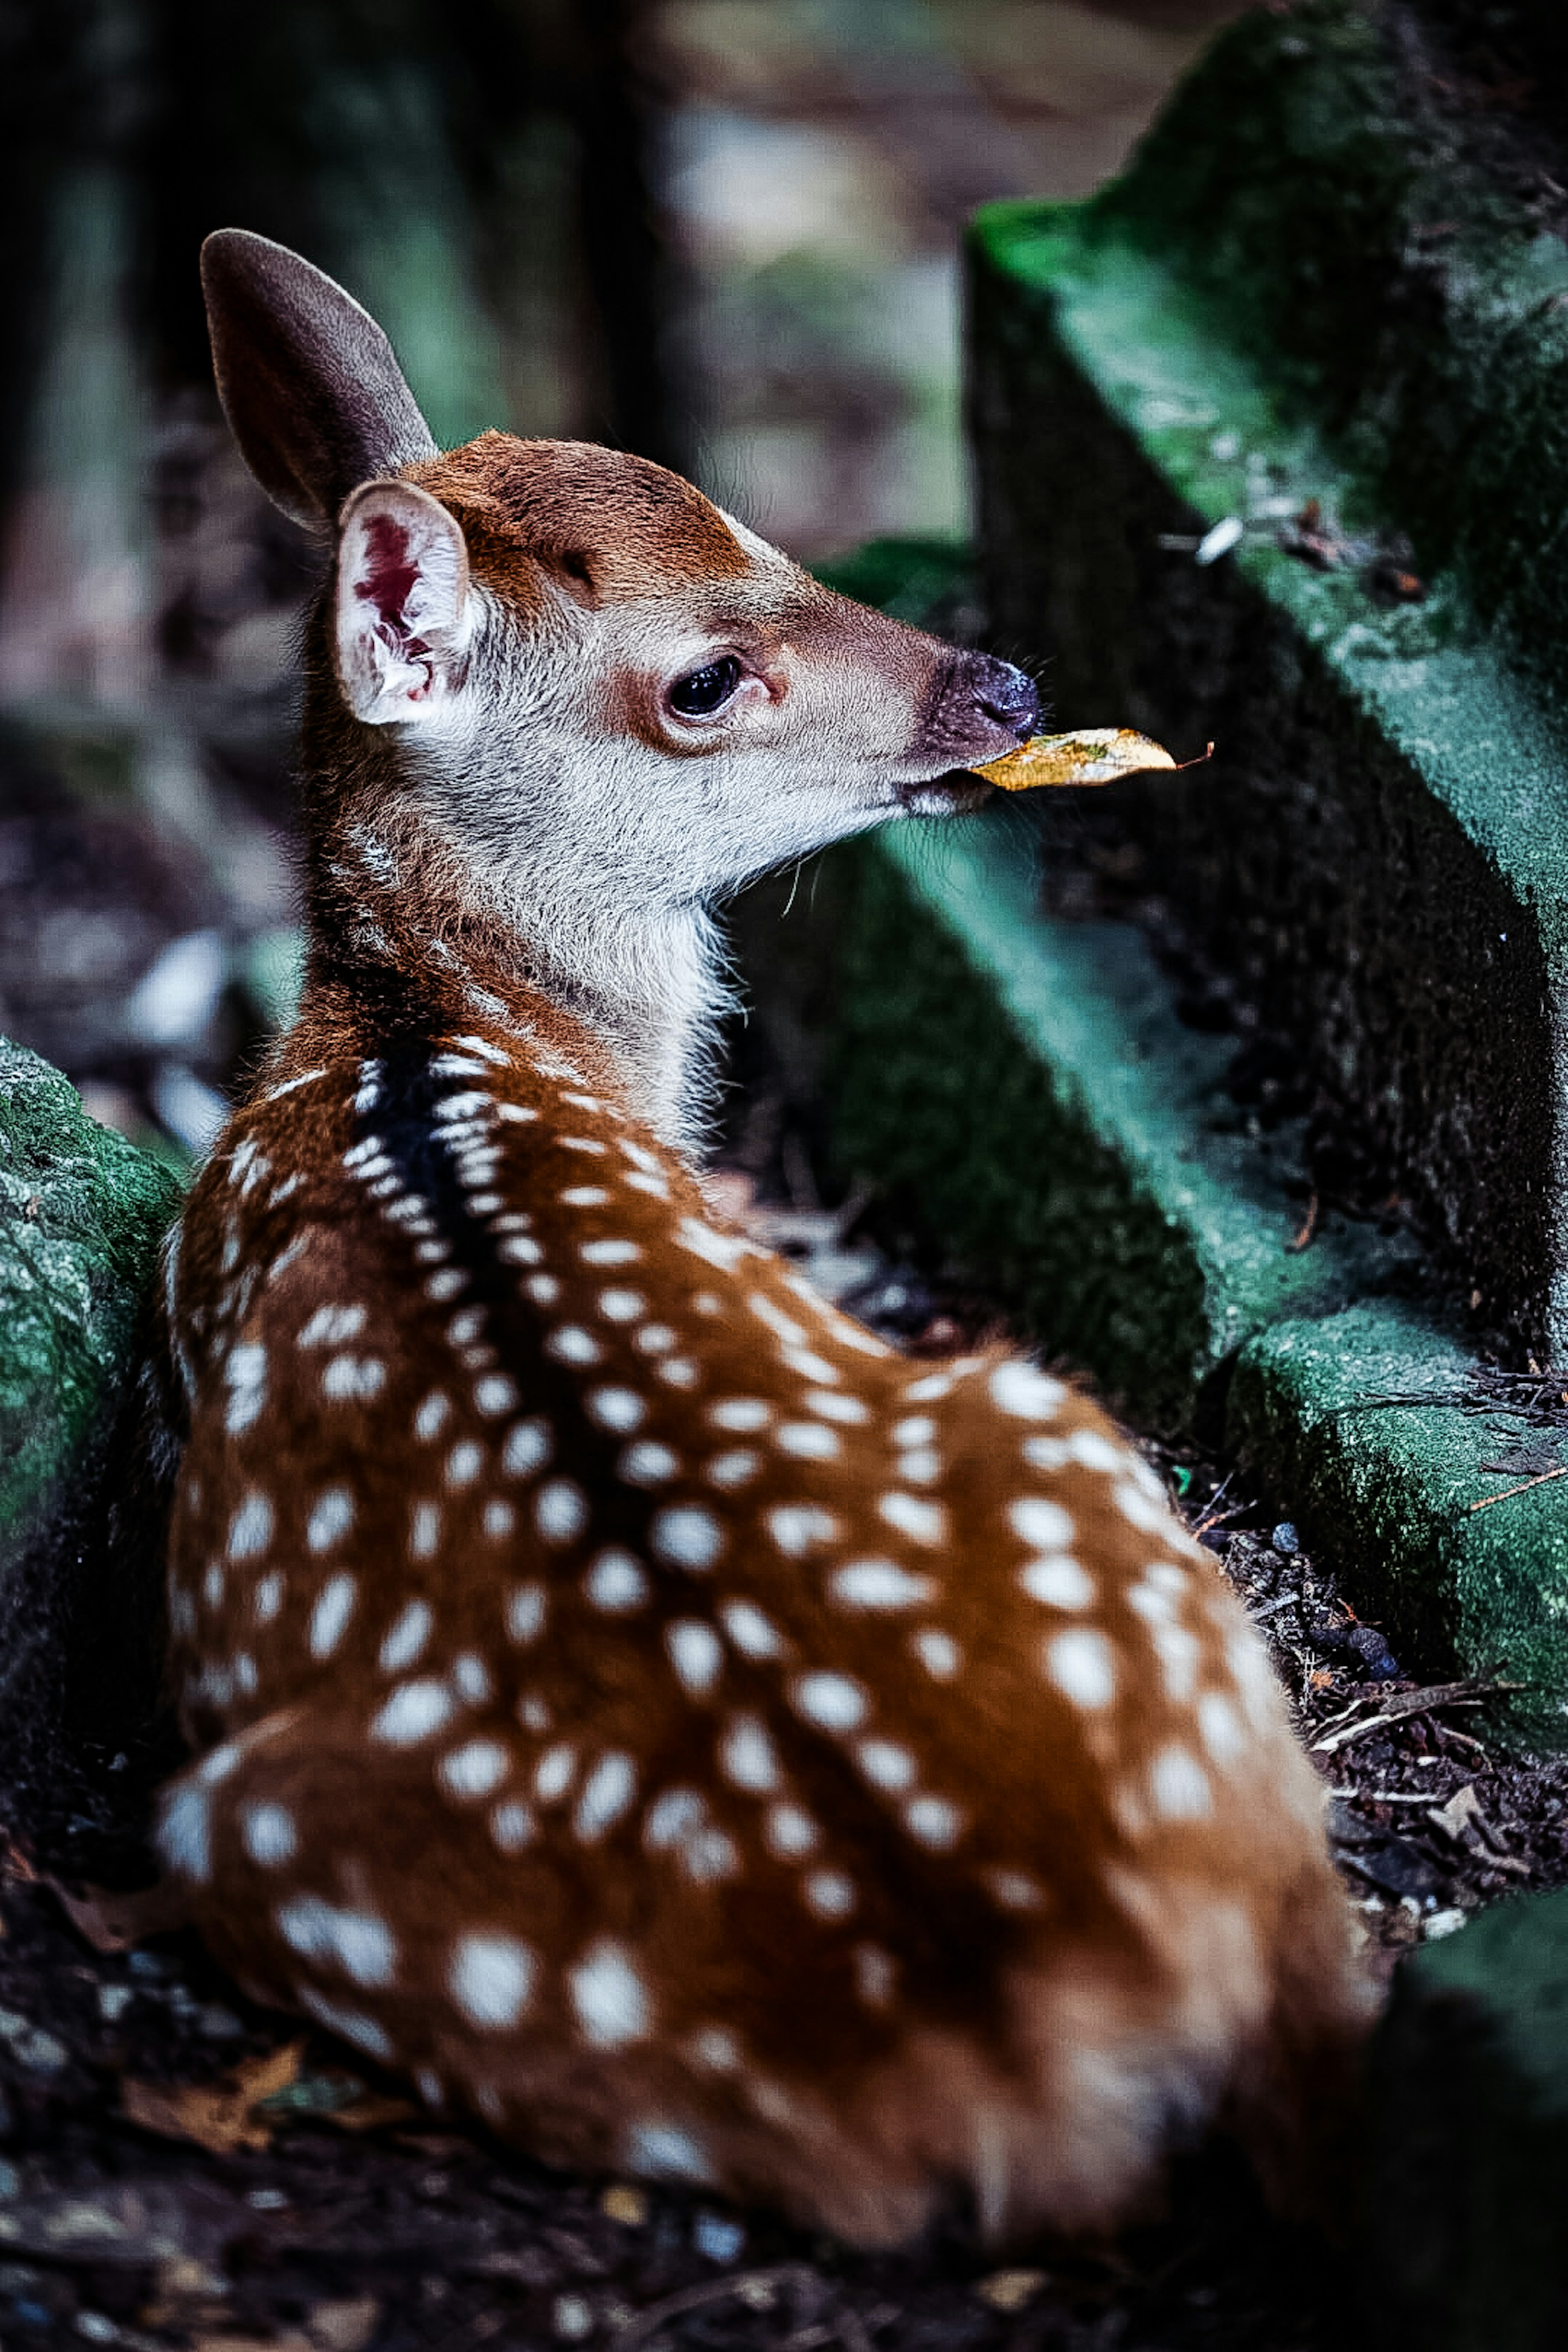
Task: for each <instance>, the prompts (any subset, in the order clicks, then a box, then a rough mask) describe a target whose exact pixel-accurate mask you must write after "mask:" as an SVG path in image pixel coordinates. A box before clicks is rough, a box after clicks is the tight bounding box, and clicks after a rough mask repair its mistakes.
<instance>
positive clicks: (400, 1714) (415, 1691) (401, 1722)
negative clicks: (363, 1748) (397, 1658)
mask: <svg viewBox="0 0 1568 2352" xmlns="http://www.w3.org/2000/svg"><path fill="white" fill-rule="evenodd" d="M451 1714H452V1694H451V1692H450V1691H449V1690H448V1689H447V1686H446V1685H445V1684H444V1683H437V1682H417V1683H404V1684H402V1685H400V1686H399V1688H398V1689H396V1690H395V1691H394V1692H393V1694H392V1696H391V1697H390V1698H389V1699H388V1700H387V1702H386V1704H385V1706H384V1707H383V1708H382V1710H381V1713H380V1714H379V1715H377V1716H375V1717H373V1719H372V1722H371V1727H370V1736H371V1738H373V1739H380V1740H383V1741H384V1743H385V1745H386V1746H387V1747H388V1748H412V1747H414V1746H415V1745H416V1742H417V1741H419V1740H421V1739H428V1738H430V1736H431V1734H432V1733H433V1732H437V1731H439V1730H440V1729H441V1727H442V1726H443V1724H445V1723H447V1722H448V1721H449V1720H450V1718H451Z"/></svg>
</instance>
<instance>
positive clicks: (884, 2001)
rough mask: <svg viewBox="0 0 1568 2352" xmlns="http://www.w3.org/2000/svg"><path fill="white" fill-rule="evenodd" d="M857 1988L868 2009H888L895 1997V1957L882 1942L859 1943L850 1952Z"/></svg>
mask: <svg viewBox="0 0 1568 2352" xmlns="http://www.w3.org/2000/svg"><path fill="white" fill-rule="evenodd" d="M849 1957H850V1959H851V1962H852V1964H853V1966H854V1969H855V1990H856V1991H857V1992H858V1994H859V1996H860V1998H861V2000H863V2001H864V2002H865V2003H866V2005H867V2007H868V2009H886V2008H887V2006H888V2003H889V2001H890V2000H892V1998H893V1959H892V1955H891V1953H889V1952H885V1951H884V1950H883V1949H882V1947H881V1946H880V1944H857V1945H856V1947H855V1949H854V1951H853V1952H852V1953H851V1954H850V1956H849Z"/></svg>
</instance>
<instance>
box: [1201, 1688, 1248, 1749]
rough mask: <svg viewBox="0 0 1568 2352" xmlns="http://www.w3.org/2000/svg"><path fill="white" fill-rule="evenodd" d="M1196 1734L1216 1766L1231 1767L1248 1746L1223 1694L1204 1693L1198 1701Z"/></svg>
mask: <svg viewBox="0 0 1568 2352" xmlns="http://www.w3.org/2000/svg"><path fill="white" fill-rule="evenodd" d="M1197 1712H1198V1730H1199V1732H1200V1733H1201V1735H1202V1738H1203V1743H1204V1746H1205V1748H1207V1749H1208V1752H1209V1754H1210V1755H1211V1756H1212V1757H1213V1758H1214V1760H1215V1763H1216V1764H1231V1763H1234V1762H1235V1760H1236V1759H1237V1757H1238V1756H1239V1755H1240V1754H1241V1751H1242V1749H1243V1748H1245V1747H1246V1745H1247V1734H1246V1733H1245V1732H1244V1731H1243V1729H1242V1727H1241V1718H1240V1717H1239V1716H1238V1715H1237V1711H1236V1709H1235V1707H1233V1706H1232V1705H1231V1703H1230V1701H1229V1699H1227V1698H1226V1696H1225V1694H1224V1692H1223V1691H1205V1692H1204V1694H1203V1696H1202V1697H1201V1698H1200V1699H1199V1701H1198V1710H1197Z"/></svg>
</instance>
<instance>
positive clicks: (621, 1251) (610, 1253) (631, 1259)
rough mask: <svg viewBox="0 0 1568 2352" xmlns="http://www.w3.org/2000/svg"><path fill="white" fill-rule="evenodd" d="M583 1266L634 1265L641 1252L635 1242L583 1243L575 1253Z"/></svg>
mask: <svg viewBox="0 0 1568 2352" xmlns="http://www.w3.org/2000/svg"><path fill="white" fill-rule="evenodd" d="M577 1254H578V1255H579V1257H581V1259H582V1261H583V1263H584V1265H636V1263H637V1259H638V1258H640V1257H641V1255H642V1252H641V1250H640V1249H639V1248H638V1247H637V1244H636V1242H621V1241H602V1242H584V1244H583V1246H582V1248H581V1249H580V1250H579V1252H578V1253H577Z"/></svg>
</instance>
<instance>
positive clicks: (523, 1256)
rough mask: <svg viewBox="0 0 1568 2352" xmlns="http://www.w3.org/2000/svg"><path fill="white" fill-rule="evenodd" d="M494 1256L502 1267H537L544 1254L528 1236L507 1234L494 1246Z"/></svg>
mask: <svg viewBox="0 0 1568 2352" xmlns="http://www.w3.org/2000/svg"><path fill="white" fill-rule="evenodd" d="M496 1255H497V1257H499V1258H500V1262H501V1264H502V1265H538V1264H539V1261H540V1259H541V1258H542V1256H543V1255H544V1252H543V1251H542V1249H541V1248H540V1246H539V1244H538V1243H537V1242H536V1241H534V1240H533V1239H532V1237H531V1235H530V1234H508V1235H507V1236H506V1238H505V1240H504V1241H499V1242H497V1244H496Z"/></svg>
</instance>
